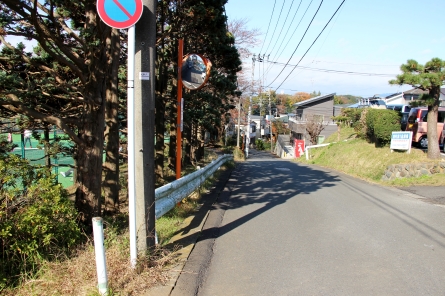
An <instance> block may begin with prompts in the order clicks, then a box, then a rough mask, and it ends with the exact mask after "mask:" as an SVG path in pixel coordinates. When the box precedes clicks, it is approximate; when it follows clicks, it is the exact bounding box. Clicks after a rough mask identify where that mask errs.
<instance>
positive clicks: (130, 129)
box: [127, 26, 137, 268]
mask: <svg viewBox="0 0 445 296" xmlns="http://www.w3.org/2000/svg"><path fill="white" fill-rule="evenodd" d="M134 55H135V27H134V26H132V27H130V28H128V54H127V57H128V65H127V67H128V68H127V72H128V73H127V82H128V86H127V138H128V143H127V149H128V216H129V230H130V264H131V267H132V268H135V267H136V262H137V237H136V236H137V235H136V197H135V196H136V188H135V181H134V180H135V161H134V159H135V157H134V155H135V152H134V146H135V145H134Z"/></svg>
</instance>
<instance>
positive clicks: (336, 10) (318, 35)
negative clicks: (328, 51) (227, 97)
mask: <svg viewBox="0 0 445 296" xmlns="http://www.w3.org/2000/svg"><path fill="white" fill-rule="evenodd" d="M345 1H346V0H343V1H342V2H341V4H340V5H339V6H338V8H337V10H336V11H335V12H334V14H333V15H332V16H331V18H330V19H329V21H328V22H327V23H326V25H325V26H324V27H323V29H322V30H321V32H320V34H318V36H317V38H315V40H314V42H312V44H311V46H309V48H308V49H307V50H306V52H305V53H304V55H303V56H302V57H301V59H300V60H299V61H298V63H297V64H296V65H295V67H294V68H293V69H292V71H290V73H289V74H288V75H287V76H286V78H285V79H284V80H283V82H281V84H280V85H279V86H278V87H277V89H278V88H279V87H280V86H281V85H283V83H284V82H285V81H286V80H287V78H289V76H290V74H292V72H293V71H294V70H295V69H296V68H297V66H298V65H299V64H300V62H301V60H303V58H304V57H305V56H306V54H307V53H308V52H309V50H310V49H311V48H312V46H313V45H314V44H315V42H316V41H317V40H318V38H319V37H320V35H321V34H322V33H323V31H324V30H325V29H326V27H327V26H328V25H329V23H330V22H331V20H332V19H333V18H334V16H335V15H336V14H337V12H338V11H339V10H340V8H341V7H342V5H343V3H345ZM320 5H321V4H320ZM283 70H284V68H283ZM280 74H281V73H280ZM277 78H278V77H277ZM275 80H276V79H275ZM275 80H274V81H275ZM269 86H270V85H269Z"/></svg>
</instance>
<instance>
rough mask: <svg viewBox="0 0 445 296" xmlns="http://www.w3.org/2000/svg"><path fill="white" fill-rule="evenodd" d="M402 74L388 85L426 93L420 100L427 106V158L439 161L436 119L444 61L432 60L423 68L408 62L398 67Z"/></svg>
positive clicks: (443, 74)
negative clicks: (408, 87) (396, 85)
mask: <svg viewBox="0 0 445 296" xmlns="http://www.w3.org/2000/svg"><path fill="white" fill-rule="evenodd" d="M400 70H401V71H402V74H400V75H397V78H396V79H393V80H390V81H389V83H390V84H398V85H403V84H409V85H412V86H413V87H415V88H418V89H421V90H425V91H428V92H429V93H428V94H427V95H423V96H422V98H421V100H422V101H423V103H424V104H425V105H426V106H428V119H427V120H428V121H427V123H428V130H427V137H428V158H431V159H440V150H439V144H438V143H439V139H438V136H437V117H438V114H439V104H440V101H439V99H440V87H441V86H442V85H443V84H444V81H445V61H444V60H441V59H439V58H433V59H431V61H429V62H427V63H426V64H425V66H423V65H421V64H419V63H418V62H417V61H415V60H408V61H407V63H406V64H403V65H401V66H400Z"/></svg>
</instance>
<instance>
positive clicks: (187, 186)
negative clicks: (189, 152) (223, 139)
mask: <svg viewBox="0 0 445 296" xmlns="http://www.w3.org/2000/svg"><path fill="white" fill-rule="evenodd" d="M230 159H233V155H231V154H224V155H222V156H220V157H218V158H217V159H216V160H213V161H212V162H211V163H210V164H209V165H207V166H206V167H204V168H202V169H199V170H197V171H196V172H193V173H191V174H189V175H187V176H184V177H182V178H181V179H178V180H176V181H173V182H172V183H169V184H166V185H164V186H162V187H159V188H157V189H156V190H155V200H156V202H155V215H156V219H159V218H160V217H162V216H163V215H164V214H165V213H167V212H168V211H170V210H171V209H173V208H174V207H175V206H176V204H177V203H178V202H180V201H181V200H183V199H184V198H186V197H187V196H189V195H190V194H191V193H192V192H193V191H195V190H196V189H198V187H199V186H200V185H201V184H202V183H204V181H205V180H206V179H207V178H208V177H209V176H211V175H212V174H213V173H214V172H215V171H216V170H217V169H219V168H220V167H221V166H222V165H223V164H224V163H225V162H226V161H228V160H230Z"/></svg>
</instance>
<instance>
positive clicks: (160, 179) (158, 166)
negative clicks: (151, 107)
mask: <svg viewBox="0 0 445 296" xmlns="http://www.w3.org/2000/svg"><path fill="white" fill-rule="evenodd" d="M155 104H156V110H155V112H156V120H155V125H156V127H155V130H156V144H155V155H156V157H155V176H156V183H157V184H163V183H164V149H165V143H164V140H165V139H164V133H165V103H164V100H163V99H162V96H158V98H157V99H156V103H155ZM170 139H171V138H170ZM170 141H171V140H170Z"/></svg>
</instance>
